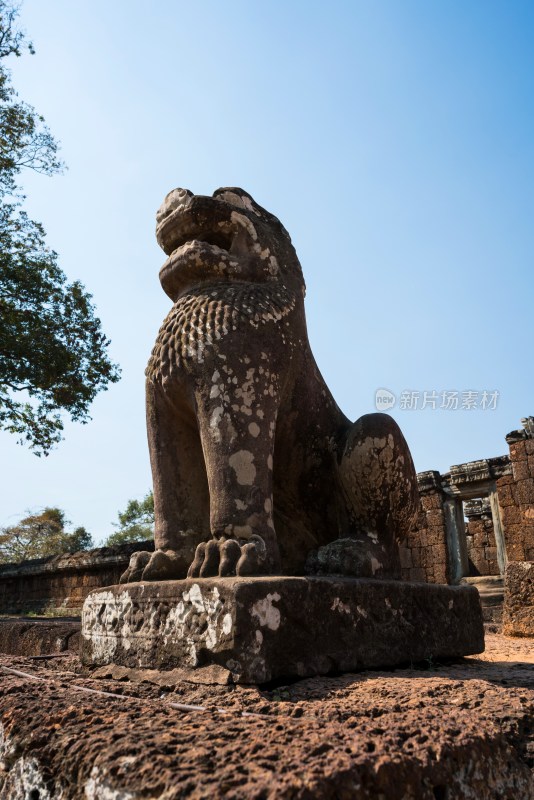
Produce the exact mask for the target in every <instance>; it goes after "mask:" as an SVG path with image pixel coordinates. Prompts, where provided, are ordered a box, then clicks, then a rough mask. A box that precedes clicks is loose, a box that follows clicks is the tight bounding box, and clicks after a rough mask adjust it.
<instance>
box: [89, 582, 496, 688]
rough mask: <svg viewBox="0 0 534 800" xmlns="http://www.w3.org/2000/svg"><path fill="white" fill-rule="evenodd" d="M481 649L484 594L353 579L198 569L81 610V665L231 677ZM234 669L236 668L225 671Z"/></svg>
mask: <svg viewBox="0 0 534 800" xmlns="http://www.w3.org/2000/svg"><path fill="white" fill-rule="evenodd" d="M483 650H484V631H483V623H482V612H481V608H480V601H479V596H478V592H477V590H476V589H475V588H474V587H470V586H443V585H430V584H423V583H405V582H400V581H381V580H372V579H363V578H362V579H351V578H329V577H317V578H309V577H306V578H304V577H302V578H300V577H299V578H290V577H287V578H286V577H268V578H202V579H198V578H197V579H194V578H191V579H187V580H181V581H162V582H160V583H146V582H144V583H132V584H126V585H121V586H111V587H108V588H104V589H100V590H98V591H95V592H93V593H92V594H90V595H89V596H88V597H87V599H86V601H85V604H84V608H83V616H82V660H83V663H84V664H86V665H94V666H103V665H107V664H118V665H121V666H125V667H135V668H144V669H161V670H168V669H173V668H177V667H178V668H186V669H191V670H198V669H200V668H203V667H212V668H213V667H214V666H216V667H218V668H219V669H223V670H228V671H229V673H230V675H231V679H233V681H234V682H236V683H263V682H265V681H269V680H272V679H274V678H281V677H284V678H291V677H308V676H312V675H325V674H327V673H330V672H350V671H354V670H360V669H366V668H369V667H387V666H394V665H396V664H409V663H410V662H412V663H415V662H419V661H423V660H424V659H434V660H435V659H439V658H445V657H446V658H451V657H457V656H465V655H471V654H474V653H480V652H482V651H483ZM230 675H229V677H230Z"/></svg>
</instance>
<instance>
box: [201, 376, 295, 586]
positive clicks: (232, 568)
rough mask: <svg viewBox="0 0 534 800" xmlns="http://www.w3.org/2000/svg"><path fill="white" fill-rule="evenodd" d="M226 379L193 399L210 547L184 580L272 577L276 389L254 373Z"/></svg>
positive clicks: (276, 558) (276, 563) (275, 568)
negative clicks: (203, 466)
mask: <svg viewBox="0 0 534 800" xmlns="http://www.w3.org/2000/svg"><path fill="white" fill-rule="evenodd" d="M230 372H232V371H231V370H230ZM229 377H230V382H228V380H224V378H222V377H221V376H220V374H219V372H218V371H217V370H216V371H215V372H214V375H213V378H212V384H211V388H210V387H208V388H210V396H209V397H206V392H205V391H204V392H202V394H199V395H198V396H197V398H196V399H197V411H198V418H199V428H200V436H201V441H202V449H203V452H204V460H205V463H206V472H207V477H208V485H209V494H210V528H211V535H212V539H211V540H210V541H208V542H203V543H201V544H200V545H199V546H198V548H197V551H196V554H195V558H194V561H193V563H192V564H191V567H190V569H189V573H188V575H189V576H190V577H209V576H213V575H221V576H225V575H262V574H276V573H277V572H279V571H280V555H279V551H278V543H277V540H276V534H275V530H274V523H273V450H274V434H275V426H276V415H277V408H278V401H277V387H276V382H275V381H274V379H272V378H271V376H270V375H269V373H266V372H265V371H264V370H262V371H261V372H260V370H259V369H257V368H250V369H247V370H246V372H245V373H244V374H242V375H240V376H239V375H233V374H231V375H230V376H229Z"/></svg>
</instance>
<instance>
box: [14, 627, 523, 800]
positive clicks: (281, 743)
mask: <svg viewBox="0 0 534 800" xmlns="http://www.w3.org/2000/svg"><path fill="white" fill-rule="evenodd" d="M533 659H534V655H533V653H532V647H530V646H529V644H528V640H525V639H510V638H508V639H505V638H504V637H502V636H491V635H490V636H489V637H488V639H487V649H486V651H485V653H484V654H483V655H482V656H479V657H468V658H465V659H461V660H460V661H459V662H458V663H455V664H452V665H451V664H450V665H444V664H442V663H439V662H438V663H436V662H433V663H431V664H426V665H425V667H426V669H424V670H422V669H396V670H395V671H394V672H393V673H391V672H386V671H374V672H360V673H358V674H352V675H343V676H337V677H320V678H318V677H316V678H309V679H306V680H301V681H296V682H293V683H291V684H290V685H286V686H280V685H279V686H277V687H276V688H273V687H270V688H268V689H267V688H265V687H257V686H221V685H217V686H205V685H201V684H199V685H194V684H192V683H185V682H183V681H180V682H179V683H178V684H177V685H176V688H174V689H173V688H162V686H158V685H152V684H150V683H145V682H143V683H138V682H134V681H127V680H125V679H124V675H123V674H121V675H119V676H118V677H119V678H120V679H119V680H104V679H99V680H95V679H94V677H91V678H88V677H82V676H81V675H80V674H75V672H74V670H75V669H76V667H75V665H74V664H72V665H71V664H68V661H67V662H66V663H64V662H63V660H61V659H57V660H56V661H52V662H49V663H47V666H46V668H45V667H44V666H43V662H42V661H33V662H30V661H28V660H27V659H14V658H7V657H2V656H0V675H1V679H0V719H1V727H0V754H1V761H2V765H1V768H0V796H1V797H2V800H22V799H23V798H24V800H30V798H37V797H39V800H148V798H151V799H153V800H155V798H161V799H163V798H164V800H182V799H183V798H194V799H195V800H201V798H202V800H203V799H204V798H206V799H209V798H211V800H219V798H224V799H225V800H251V798H255V800H260V799H261V800H282V799H283V800H286V799H287V800H334V798H335V799H336V800H408V798H409V799H410V800H496V798H500V800H533V799H534V785H533V782H532V772H531V769H532V767H533V766H534V738H533V734H534V732H533V730H532V717H533V714H534V670H533V668H532V666H533V665H532V662H533ZM73 661H74V659H73ZM4 665H5V666H7V667H14V668H15V669H18V670H19V671H22V672H27V673H31V676H29V677H24V676H21V675H13V674H3V673H2V667H4ZM50 667H54V669H53V670H52V669H50ZM35 678H38V679H39V678H40V679H41V680H35ZM143 680H144V679H143ZM85 689H87V690H89V692H87V693H86V692H85V691H84V690H85ZM95 689H96V690H98V689H100V690H104V691H106V692H110V693H113V694H112V696H109V695H107V696H102V695H99V694H94V690H95ZM177 703H180V704H182V705H181V706H180V707H177V706H176V704H177ZM185 704H189V710H187V708H186V705H185ZM194 707H196V708H197V709H198V707H200V708H203V709H205V711H202V710H194ZM216 709H220V711H218V710H216ZM245 714H248V716H245ZM37 792H39V794H38V795H37Z"/></svg>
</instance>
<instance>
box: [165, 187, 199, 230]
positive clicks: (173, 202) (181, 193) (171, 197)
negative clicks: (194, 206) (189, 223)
mask: <svg viewBox="0 0 534 800" xmlns="http://www.w3.org/2000/svg"><path fill="white" fill-rule="evenodd" d="M192 197H193V192H190V191H189V189H179V188H178V189H172V190H171V191H170V192H169V194H168V195H166V196H165V199H164V201H163V203H162V204H161V206H160V207H159V209H158V211H157V212H156V224H158V225H159V224H160V222H162V221H163V220H164V219H165V217H168V216H169V214H171V213H172V212H173V211H177V210H179V209H180V210H183V209H185V208H186V207H187V206H188V205H189V202H190V200H191V198H192Z"/></svg>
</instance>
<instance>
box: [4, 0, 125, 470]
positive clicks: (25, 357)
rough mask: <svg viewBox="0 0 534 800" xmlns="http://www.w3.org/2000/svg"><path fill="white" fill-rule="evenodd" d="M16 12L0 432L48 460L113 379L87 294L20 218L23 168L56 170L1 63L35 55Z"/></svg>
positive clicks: (7, 111) (7, 126)
mask: <svg viewBox="0 0 534 800" xmlns="http://www.w3.org/2000/svg"><path fill="white" fill-rule="evenodd" d="M17 15H18V8H17V6H15V5H14V4H13V3H12V2H11V1H10V0H0V428H3V429H5V430H7V431H10V432H12V433H15V434H17V435H18V436H19V442H21V443H22V442H24V441H26V442H27V443H28V444H29V446H30V448H31V449H32V450H33V451H34V452H35V454H36V455H43V454H44V455H47V454H48V452H49V451H50V448H51V447H52V446H53V445H54V444H55V443H57V442H59V441H60V440H61V433H62V430H63V419H62V412H66V413H67V414H68V415H69V416H70V418H71V419H72V420H76V421H79V422H82V423H85V422H87V421H88V420H89V419H90V417H89V413H88V410H89V406H90V404H91V402H92V400H93V399H94V397H95V395H96V394H97V393H98V392H99V391H100V390H102V389H105V388H107V385H108V384H109V383H114V382H116V381H117V380H118V379H119V370H118V367H117V366H116V365H115V364H113V363H112V362H111V361H110V360H109V358H108V356H107V347H108V345H109V340H108V339H106V336H105V335H104V333H103V332H102V330H101V323H100V320H99V319H98V318H97V317H96V316H95V308H94V306H93V305H92V303H91V295H90V294H88V293H87V292H86V290H85V288H84V286H83V285H82V284H81V283H80V282H79V281H75V282H74V283H72V284H69V283H67V279H66V276H65V275H64V273H63V272H62V270H61V269H60V268H59V266H58V264H57V254H56V253H55V252H54V251H53V250H50V249H49V248H48V247H47V246H46V244H45V232H44V230H43V228H42V226H41V225H40V224H39V223H37V222H34V221H33V220H31V219H29V217H28V216H27V214H26V213H25V211H24V210H23V209H22V207H21V206H22V201H23V200H24V195H22V194H21V192H20V190H19V189H18V186H17V178H18V176H19V174H20V173H21V171H22V170H23V169H31V170H33V171H35V172H39V173H42V174H44V175H53V174H55V173H58V172H60V171H61V170H62V166H63V165H62V162H61V161H60V159H59V157H58V144H57V142H56V141H55V139H54V138H53V137H52V135H51V133H50V131H49V130H48V128H47V126H46V125H45V123H44V120H43V118H42V117H41V116H39V115H38V114H37V112H36V111H35V109H34V108H33V107H32V106H30V105H28V104H27V103H24V102H23V101H21V100H20V99H19V98H18V95H17V93H16V92H15V90H14V89H13V87H12V85H11V73H10V71H9V70H8V69H7V68H6V66H5V64H4V63H3V61H4V60H5V59H7V58H8V57H10V56H20V55H21V54H22V52H23V50H24V49H26V50H27V51H28V52H30V53H33V52H34V51H33V47H32V44H31V42H26V41H25V36H24V33H23V32H22V31H20V30H17V28H16V27H15V23H16V18H17Z"/></svg>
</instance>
